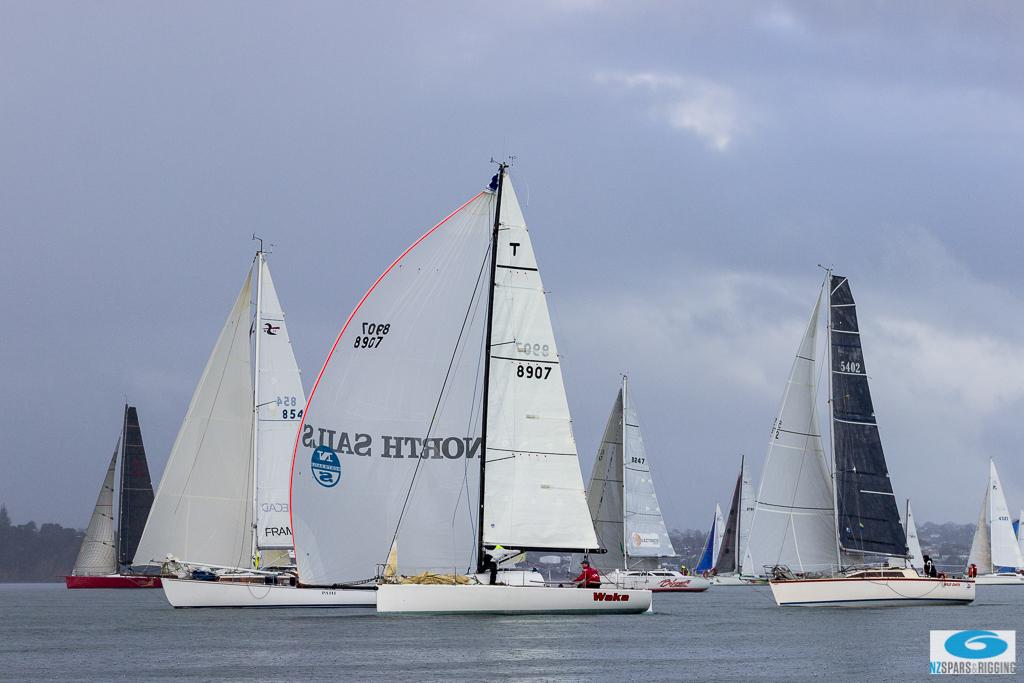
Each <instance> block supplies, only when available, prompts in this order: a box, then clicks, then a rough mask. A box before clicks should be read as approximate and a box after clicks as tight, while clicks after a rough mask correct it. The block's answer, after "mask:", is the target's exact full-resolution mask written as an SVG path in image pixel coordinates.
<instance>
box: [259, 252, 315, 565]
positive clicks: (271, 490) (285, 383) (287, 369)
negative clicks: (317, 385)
mask: <svg viewBox="0 0 1024 683" xmlns="http://www.w3.org/2000/svg"><path fill="white" fill-rule="evenodd" d="M257 260H258V264H259V268H258V270H257V273H258V277H259V278H260V281H259V283H258V284H259V296H258V297H257V298H258V305H259V307H260V308H259V314H258V317H257V320H258V322H259V326H258V327H259V329H258V330H254V333H255V334H258V335H259V340H260V343H259V345H258V349H259V354H258V358H256V367H257V372H258V373H259V381H258V387H259V391H258V393H259V395H258V396H257V400H256V405H257V406H258V408H257V411H256V420H257V426H256V428H257V430H258V431H257V435H256V437H257V439H256V463H257V470H256V533H257V537H256V540H257V547H258V548H259V549H260V550H268V549H279V550H284V549H290V548H291V547H292V535H291V515H290V513H289V511H288V483H289V479H290V474H291V465H292V451H293V450H294V447H295V434H296V431H297V430H298V427H299V422H300V421H301V420H302V411H303V409H305V407H306V394H305V392H304V391H303V390H302V379H301V377H300V375H299V366H298V364H297V363H296V362H295V354H294V353H293V352H292V343H291V338H290V337H289V336H288V327H287V326H286V325H285V320H284V311H283V310H282V308H281V302H280V301H279V300H278V298H277V290H276V288H275V287H274V281H273V280H272V279H271V277H270V268H269V266H268V265H267V261H266V257H265V255H264V253H263V252H262V251H261V252H260V253H259V254H258V255H257ZM264 559H265V561H264V564H266V558H264Z"/></svg>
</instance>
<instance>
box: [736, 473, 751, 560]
mask: <svg viewBox="0 0 1024 683" xmlns="http://www.w3.org/2000/svg"><path fill="white" fill-rule="evenodd" d="M740 477H741V482H742V483H741V484H740V523H739V531H740V540H739V552H738V553H737V554H736V557H737V559H738V560H742V558H743V557H745V556H746V553H747V543H748V542H749V541H750V527H751V523H752V522H753V520H754V483H753V481H752V480H751V478H750V469H749V468H748V467H747V460H746V458H744V459H743V462H742V464H741V466H740Z"/></svg>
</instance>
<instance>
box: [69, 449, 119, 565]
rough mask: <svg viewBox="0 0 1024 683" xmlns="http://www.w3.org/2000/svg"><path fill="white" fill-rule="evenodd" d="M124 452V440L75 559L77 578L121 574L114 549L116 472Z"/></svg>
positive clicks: (112, 463)
mask: <svg viewBox="0 0 1024 683" xmlns="http://www.w3.org/2000/svg"><path fill="white" fill-rule="evenodd" d="M120 452H121V440H120V439H118V442H117V448H115V449H114V455H113V456H112V457H111V458H110V466H109V467H108V468H107V475H106V476H105V477H104V478H103V485H102V486H100V493H99V496H97V497H96V507H94V508H93V511H92V517H91V518H89V526H88V528H87V529H86V530H85V538H83V539H82V547H81V548H79V550H78V557H77V558H76V559H75V568H74V570H72V572H71V574H72V575H73V576H104V575H106V574H113V573H114V572H116V571H117V554H116V553H117V549H116V548H115V546H114V470H115V469H116V467H117V456H118V455H119V454H120Z"/></svg>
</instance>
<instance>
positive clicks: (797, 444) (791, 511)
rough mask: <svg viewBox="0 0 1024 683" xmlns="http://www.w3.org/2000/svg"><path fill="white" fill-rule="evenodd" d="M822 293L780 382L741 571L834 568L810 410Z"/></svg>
mask: <svg viewBox="0 0 1024 683" xmlns="http://www.w3.org/2000/svg"><path fill="white" fill-rule="evenodd" d="M820 310H821V295H820V294H819V296H818V300H817V301H816V302H815V304H814V310H813V311H812V313H811V319H810V321H809V322H808V323H807V327H806V330H805V332H804V336H803V339H802V341H801V342H800V346H799V348H798V349H797V353H796V358H795V359H794V360H793V367H792V369H791V370H790V373H789V379H788V380H787V381H786V388H785V390H784V391H783V394H782V404H781V406H780V408H779V413H778V416H777V417H776V418H775V424H774V425H773V426H772V433H771V437H770V438H769V442H768V453H767V455H766V456H765V463H764V468H763V470H762V474H761V484H760V487H759V488H758V493H757V498H756V500H755V503H754V513H753V515H752V521H751V527H750V537H749V539H748V544H747V549H746V552H744V554H743V558H744V559H743V566H742V573H743V574H745V575H753V576H763V575H764V574H765V568H766V567H772V566H774V565H777V564H782V565H787V566H788V567H790V568H791V569H793V570H794V571H821V570H826V569H829V568H831V567H835V566H836V565H837V564H839V560H838V557H837V554H836V536H835V508H834V504H833V493H832V480H831V476H830V472H829V469H828V465H827V464H826V461H825V452H824V449H823V447H822V442H821V433H820V431H819V424H818V415H817V408H816V406H815V398H816V390H817V380H816V374H817V373H816V367H817V363H816V361H815V359H816V353H817V341H818V319H819V315H820Z"/></svg>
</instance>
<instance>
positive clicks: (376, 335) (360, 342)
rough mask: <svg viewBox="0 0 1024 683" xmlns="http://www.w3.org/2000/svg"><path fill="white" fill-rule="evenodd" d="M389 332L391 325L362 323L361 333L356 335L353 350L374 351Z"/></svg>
mask: <svg viewBox="0 0 1024 683" xmlns="http://www.w3.org/2000/svg"><path fill="white" fill-rule="evenodd" d="M390 331H391V323H363V333H362V334H357V335H356V339H355V343H353V344H352V348H354V349H376V348H377V347H379V346H380V344H381V342H383V341H384V337H385V336H387V333H388V332H390Z"/></svg>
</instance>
